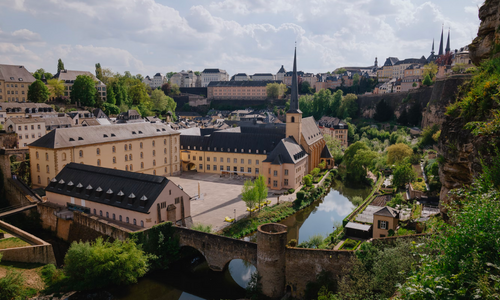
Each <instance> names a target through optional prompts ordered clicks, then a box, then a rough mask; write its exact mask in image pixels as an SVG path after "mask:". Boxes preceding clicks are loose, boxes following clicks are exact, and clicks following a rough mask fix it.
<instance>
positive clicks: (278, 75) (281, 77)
mask: <svg viewBox="0 0 500 300" xmlns="http://www.w3.org/2000/svg"><path fill="white" fill-rule="evenodd" d="M285 74H286V70H285V67H283V65H281V68H280V69H279V70H278V73H276V80H278V81H284V80H285Z"/></svg>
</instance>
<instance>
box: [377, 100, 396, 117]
mask: <svg viewBox="0 0 500 300" xmlns="http://www.w3.org/2000/svg"><path fill="white" fill-rule="evenodd" d="M393 116H394V112H393V110H392V107H391V106H389V104H387V102H386V101H385V99H382V100H380V101H379V102H378V103H377V106H376V107H375V115H374V116H373V119H375V121H378V122H387V121H389V120H391V119H392V117H393Z"/></svg>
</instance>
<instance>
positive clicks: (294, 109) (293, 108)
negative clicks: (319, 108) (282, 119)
mask: <svg viewBox="0 0 500 300" xmlns="http://www.w3.org/2000/svg"><path fill="white" fill-rule="evenodd" d="M290 96H291V97H290V109H289V110H288V111H287V113H299V114H301V113H302V112H301V111H300V109H299V84H298V79H297V47H295V52H294V54H293V75H292V93H291V95H290Z"/></svg>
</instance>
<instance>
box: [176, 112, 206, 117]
mask: <svg viewBox="0 0 500 300" xmlns="http://www.w3.org/2000/svg"><path fill="white" fill-rule="evenodd" d="M175 114H176V115H177V116H188V117H201V116H200V114H199V113H197V112H195V111H176V112H175Z"/></svg>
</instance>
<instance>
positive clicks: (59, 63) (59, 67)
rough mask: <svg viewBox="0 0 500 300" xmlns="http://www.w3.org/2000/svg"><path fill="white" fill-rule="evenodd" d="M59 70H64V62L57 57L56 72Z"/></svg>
mask: <svg viewBox="0 0 500 300" xmlns="http://www.w3.org/2000/svg"><path fill="white" fill-rule="evenodd" d="M61 70H64V63H63V62H62V60H61V59H60V58H59V60H58V61H57V73H59V72H60V71H61Z"/></svg>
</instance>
